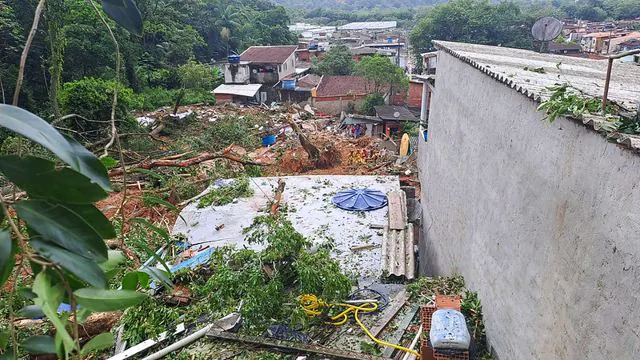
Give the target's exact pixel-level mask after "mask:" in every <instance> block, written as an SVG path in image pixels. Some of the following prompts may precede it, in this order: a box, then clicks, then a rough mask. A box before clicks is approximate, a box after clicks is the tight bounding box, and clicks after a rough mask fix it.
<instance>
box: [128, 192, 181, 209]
mask: <svg viewBox="0 0 640 360" xmlns="http://www.w3.org/2000/svg"><path fill="white" fill-rule="evenodd" d="M136 197H137V198H140V199H142V201H144V202H146V203H148V204H155V205H163V206H164V207H166V208H167V209H169V210H171V211H173V212H175V213H177V214H179V213H180V209H178V208H177V207H176V206H175V205H173V204H172V203H170V202H168V201H166V200H164V199H161V198H159V197H157V196H152V195H142V196H136Z"/></svg>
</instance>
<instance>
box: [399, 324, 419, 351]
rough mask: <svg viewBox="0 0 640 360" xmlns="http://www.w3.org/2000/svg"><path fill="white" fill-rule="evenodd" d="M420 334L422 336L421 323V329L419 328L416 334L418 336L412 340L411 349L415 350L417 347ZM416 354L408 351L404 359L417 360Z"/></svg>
mask: <svg viewBox="0 0 640 360" xmlns="http://www.w3.org/2000/svg"><path fill="white" fill-rule="evenodd" d="M420 336H422V325H420V329H419V330H418V333H417V334H416V337H415V338H413V341H412V342H411V345H409V349H411V350H413V348H414V347H416V344H417V343H418V340H420ZM415 358H416V356H415V355H413V354H410V353H406V354H404V356H403V357H402V360H415Z"/></svg>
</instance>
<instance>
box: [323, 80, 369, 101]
mask: <svg viewBox="0 0 640 360" xmlns="http://www.w3.org/2000/svg"><path fill="white" fill-rule="evenodd" d="M367 94H369V91H368V89H367V80H365V78H364V77H362V76H323V77H322V79H321V80H320V84H319V85H318V91H317V96H319V97H322V96H347V95H367Z"/></svg>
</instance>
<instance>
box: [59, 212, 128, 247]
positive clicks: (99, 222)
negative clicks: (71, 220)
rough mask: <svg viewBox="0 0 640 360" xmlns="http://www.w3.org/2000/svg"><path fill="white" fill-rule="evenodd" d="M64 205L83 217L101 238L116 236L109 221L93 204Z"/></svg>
mask: <svg viewBox="0 0 640 360" xmlns="http://www.w3.org/2000/svg"><path fill="white" fill-rule="evenodd" d="M64 206H66V207H67V208H69V209H70V210H71V211H73V212H75V213H76V214H77V215H78V216H80V217H81V218H83V219H84V221H86V222H87V223H88V224H89V225H91V227H92V228H93V230H95V231H96V232H97V233H98V234H99V235H100V236H101V237H102V238H103V239H113V238H115V237H116V236H117V235H116V230H115V229H114V228H113V225H112V224H111V221H109V219H107V217H106V216H104V214H103V213H102V212H101V211H100V210H98V209H97V208H96V207H95V206H93V205H87V204H83V205H80V204H64Z"/></svg>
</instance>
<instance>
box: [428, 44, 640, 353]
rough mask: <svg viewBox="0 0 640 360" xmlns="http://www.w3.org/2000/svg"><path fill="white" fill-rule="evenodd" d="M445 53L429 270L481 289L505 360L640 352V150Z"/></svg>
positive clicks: (432, 146) (432, 158)
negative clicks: (549, 111)
mask: <svg viewBox="0 0 640 360" xmlns="http://www.w3.org/2000/svg"><path fill="white" fill-rule="evenodd" d="M438 57H439V58H438V75H437V83H436V84H437V85H436V89H435V92H434V98H433V103H432V106H431V113H430V119H429V142H428V143H425V142H424V141H420V152H419V159H420V160H419V166H420V177H421V181H422V189H423V192H422V199H421V200H422V204H423V208H424V221H423V224H424V228H423V232H424V235H425V236H423V240H422V243H421V246H420V253H421V259H420V262H421V271H422V272H423V273H427V274H436V273H437V274H452V273H460V274H462V275H463V276H464V277H465V279H466V281H467V285H468V287H469V288H471V289H473V290H475V291H478V293H479V296H480V298H481V299H482V302H483V305H484V314H485V322H486V328H487V336H488V338H489V342H490V344H491V346H492V347H493V348H494V350H495V351H496V353H497V355H498V356H499V359H502V360H525V359H544V360H549V359H580V360H583V359H594V360H605V359H640V338H639V336H640V311H639V310H638V309H640V261H639V256H640V155H638V154H635V153H633V152H631V151H629V150H627V149H624V148H621V147H619V146H617V145H615V144H612V143H608V142H607V141H606V140H605V139H604V138H603V137H601V136H600V135H598V134H596V133H595V132H594V131H592V130H589V129H587V128H585V127H584V126H582V125H581V124H577V123H574V122H571V121H569V120H567V119H559V120H557V121H556V123H554V124H549V123H548V122H546V121H542V120H541V119H542V117H543V114H541V113H539V112H537V111H536V105H537V104H535V103H534V102H532V101H531V100H529V99H527V98H525V97H524V96H523V95H521V94H519V93H517V92H515V91H514V90H512V89H510V88H508V87H507V86H505V85H503V84H502V83H499V82H497V81H495V80H493V79H491V78H489V77H488V76H486V75H484V74H482V73H480V72H479V71H478V70H476V69H474V68H472V67H471V66H470V65H467V64H466V63H463V62H462V61H460V60H458V59H456V58H454V57H452V56H450V55H448V54H446V53H443V52H440V53H439V55H438Z"/></svg>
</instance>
